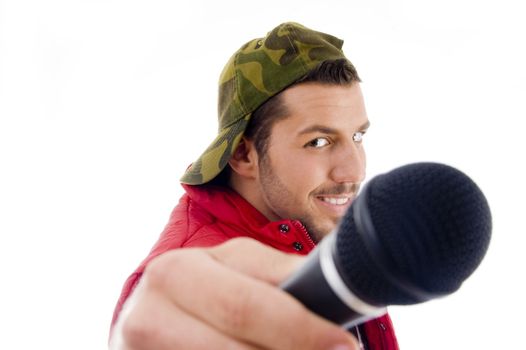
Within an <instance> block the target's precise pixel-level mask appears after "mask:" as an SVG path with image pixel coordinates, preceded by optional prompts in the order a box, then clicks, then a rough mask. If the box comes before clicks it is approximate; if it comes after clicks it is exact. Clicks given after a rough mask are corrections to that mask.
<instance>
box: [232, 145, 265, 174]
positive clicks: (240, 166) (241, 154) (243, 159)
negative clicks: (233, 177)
mask: <svg viewBox="0 0 526 350" xmlns="http://www.w3.org/2000/svg"><path fill="white" fill-rule="evenodd" d="M228 164H229V165H230V167H231V168H232V171H234V172H235V173H237V174H238V175H240V176H242V177H245V178H255V177H256V175H257V172H258V154H257V151H256V148H255V146H254V142H253V141H251V140H249V139H247V138H246V137H243V138H242V139H241V141H240V142H239V145H238V146H237V148H236V150H235V151H234V154H232V157H230V160H229V161H228Z"/></svg>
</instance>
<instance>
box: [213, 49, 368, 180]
mask: <svg viewBox="0 0 526 350" xmlns="http://www.w3.org/2000/svg"><path fill="white" fill-rule="evenodd" d="M309 82H316V83H322V84H327V85H342V86H344V85H351V84H353V83H355V82H361V79H360V77H359V76H358V72H357V71H356V68H354V66H353V64H352V63H351V62H350V61H349V60H347V59H345V58H341V59H337V60H329V61H324V62H322V63H320V64H319V65H318V66H317V67H316V68H315V69H313V70H312V71H310V72H309V73H308V74H306V75H305V76H303V77H302V78H300V79H298V80H297V81H295V82H294V83H293V84H291V85H290V86H289V87H291V86H295V85H298V84H303V83H309ZM289 87H288V88H289ZM282 92H283V91H282ZM287 115H288V111H287V107H286V106H285V104H284V103H283V98H282V93H281V92H280V93H278V94H277V95H274V96H272V97H271V98H270V99H268V100H267V101H266V102H265V103H263V104H262V105H261V106H259V107H258V108H257V109H256V110H255V111H254V112H253V113H252V117H251V118H250V121H249V122H248V125H247V128H246V129H245V132H244V136H246V137H247V138H248V139H250V140H252V141H253V142H254V146H255V148H256V151H257V152H258V154H259V155H260V157H259V159H260V160H261V159H262V158H263V157H264V155H265V154H266V152H267V150H268V143H269V138H270V133H271V131H272V126H273V125H274V124H275V123H276V122H277V121H279V120H283V119H285V118H286V117H287ZM230 171H231V169H230V166H229V165H228V164H227V165H226V167H225V169H223V171H221V173H219V175H217V176H216V177H215V178H214V179H213V180H211V181H210V182H211V183H213V184H223V185H224V184H226V183H228V179H229V178H230Z"/></svg>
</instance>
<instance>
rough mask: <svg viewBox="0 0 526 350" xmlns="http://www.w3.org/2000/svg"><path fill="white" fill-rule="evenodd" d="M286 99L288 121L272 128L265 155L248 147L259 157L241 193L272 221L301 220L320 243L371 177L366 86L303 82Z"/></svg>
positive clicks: (283, 100)
mask: <svg viewBox="0 0 526 350" xmlns="http://www.w3.org/2000/svg"><path fill="white" fill-rule="evenodd" d="M281 98H282V102H283V104H284V105H285V107H286V110H287V116H286V118H283V119H281V120H278V121H277V122H276V123H275V124H274V125H273V126H272V129H271V133H270V138H269V146H268V149H267V152H266V153H265V154H261V155H258V154H257V152H256V151H255V149H253V148H251V147H250V145H248V149H249V152H252V153H254V152H255V153H256V154H255V156H254V155H252V159H253V162H254V170H253V172H252V173H251V174H252V176H251V181H249V185H248V186H241V187H239V188H238V190H239V191H241V194H242V195H243V196H244V197H245V198H246V199H247V200H248V201H249V202H251V203H252V204H253V205H254V206H255V207H256V208H257V209H258V210H259V211H260V212H262V213H263V214H264V215H265V216H266V217H267V218H269V219H270V220H279V219H297V220H300V221H301V222H302V223H303V224H304V225H305V226H306V227H307V229H308V231H309V233H310V234H311V236H312V237H313V238H314V239H315V240H318V241H319V240H320V239H321V238H323V237H324V236H325V235H326V234H328V233H330V231H332V230H333V229H334V228H335V227H336V224H337V223H338V221H339V219H340V218H341V217H342V216H343V215H344V214H345V212H346V210H347V208H348V207H349V206H350V204H351V202H352V200H353V199H354V197H355V196H356V194H357V192H358V189H359V186H360V183H361V182H362V181H363V179H364V177H365V152H364V149H363V145H362V136H363V134H364V133H365V131H366V130H367V127H368V125H369V121H368V118H367V113H366V111H365V105H364V102H363V97H362V93H361V89H360V85H359V84H358V83H353V84H351V85H346V86H341V85H328V84H321V83H303V84H298V85H295V86H293V87H291V88H289V89H287V90H285V91H284V92H283V93H282V96H281ZM247 142H250V141H247ZM256 158H257V161H255V159H256ZM243 192H244V193H243Z"/></svg>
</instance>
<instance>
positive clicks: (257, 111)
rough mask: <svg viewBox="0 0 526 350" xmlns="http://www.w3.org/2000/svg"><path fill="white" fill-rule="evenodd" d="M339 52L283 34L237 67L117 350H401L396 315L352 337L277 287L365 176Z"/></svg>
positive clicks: (358, 107) (356, 110)
mask: <svg viewBox="0 0 526 350" xmlns="http://www.w3.org/2000/svg"><path fill="white" fill-rule="evenodd" d="M342 45H343V41H341V40H340V39H338V38H336V37H334V36H331V35H328V34H324V33H321V32H317V31H313V30H310V29H308V28H306V27H304V26H301V25H299V24H297V23H284V24H282V25H280V26H278V27H276V28H275V29H274V30H272V31H271V32H269V33H268V34H267V36H266V37H265V38H259V39H254V40H252V41H250V42H248V43H247V44H245V45H244V46H243V47H241V49H239V50H238V51H237V52H236V53H235V54H234V55H233V56H232V58H231V59H230V60H229V62H228V63H227V65H226V67H225V69H224V70H223V73H222V75H221V78H220V88H219V124H220V127H219V134H218V136H217V138H216V139H215V140H214V142H213V143H212V144H211V146H210V147H209V148H208V149H207V150H206V151H205V152H204V153H203V155H202V156H201V157H200V158H199V159H198V160H197V161H196V162H195V163H193V164H192V165H191V166H190V168H189V169H188V170H187V171H186V173H185V174H184V175H183V177H182V179H181V181H182V183H183V187H184V189H185V191H186V193H185V194H184V195H183V197H182V198H181V200H180V202H179V205H178V206H177V207H176V208H175V209H174V211H173V212H172V215H171V218H170V222H169V223H168V225H167V226H166V228H165V230H164V232H163V233H162V234H161V237H160V239H159V241H158V242H157V243H156V245H155V246H154V248H153V249H152V251H151V253H150V255H149V256H148V258H147V259H146V260H145V261H144V262H143V263H142V264H141V266H140V267H139V268H138V269H137V270H136V272H135V273H134V274H132V275H131V276H130V278H129V279H128V280H127V282H126V284H125V286H124V289H123V292H122V295H121V298H120V300H119V302H118V305H117V307H116V310H115V314H114V319H113V323H112V325H114V327H113V330H112V338H111V347H112V348H113V349H342V350H343V349H359V348H365V349H398V345H397V343H396V338H395V336H394V332H393V330H392V325H391V322H390V320H389V317H388V316H387V315H385V316H383V317H380V318H378V319H375V320H372V321H369V322H367V323H365V324H364V325H362V326H360V327H358V328H357V329H356V330H355V336H356V337H353V336H352V335H351V334H350V333H348V332H346V331H345V330H343V329H342V328H341V327H338V326H337V325H334V324H332V323H330V322H328V321H326V320H324V319H322V318H320V317H319V316H317V315H315V314H313V313H311V312H310V311H308V310H307V309H305V308H304V307H303V306H301V304H299V303H298V302H297V301H296V300H295V299H294V298H293V297H291V296H290V295H288V294H287V293H285V292H283V291H281V290H280V289H279V288H277V285H279V283H280V282H281V281H283V280H284V279H286V277H287V276H288V275H290V274H291V272H292V271H294V270H295V269H297V268H298V266H299V265H300V264H301V263H302V260H303V259H302V258H299V257H297V256H296V255H292V254H284V253H281V252H279V251H282V252H285V253H299V254H301V255H305V254H307V253H308V252H309V251H311V250H312V249H313V248H314V247H315V245H316V243H318V242H319V241H320V240H321V239H322V238H323V237H324V236H326V235H327V234H328V233H330V232H331V231H332V230H333V229H334V228H335V226H336V224H337V223H338V221H339V219H340V218H341V217H342V215H343V214H344V213H345V212H346V210H347V208H348V207H349V206H350V204H351V203H352V200H353V198H354V197H355V196H356V195H357V191H358V189H359V186H360V183H361V182H362V181H363V179H364V176H365V153H364V149H363V146H362V137H363V135H364V134H365V132H366V131H367V128H368V126H369V121H368V118H367V114H366V111H365V106H364V102H363V97H362V94H361V90H360V85H359V81H360V79H359V77H358V74H357V73H356V70H355V68H354V66H353V65H352V64H351V62H350V61H348V60H347V59H346V58H345V56H344V54H343V52H342V50H341V47H342ZM238 237H248V238H249V239H246V238H244V239H243V238H238ZM227 241H228V242H227ZM225 242H226V243H225ZM258 242H260V243H258ZM261 243H263V244H261ZM195 247H199V248H195ZM206 247H213V248H206ZM176 248H188V249H176ZM190 248H191V249H190ZM278 250H279V251H278ZM139 280H140V283H139ZM128 297H129V298H128ZM126 300H127V302H126V304H124V302H125V301H126ZM123 305H124V307H123Z"/></svg>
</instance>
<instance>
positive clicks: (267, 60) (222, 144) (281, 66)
mask: <svg viewBox="0 0 526 350" xmlns="http://www.w3.org/2000/svg"><path fill="white" fill-rule="evenodd" d="M342 45H343V40H341V39H338V38H336V37H334V36H332V35H329V34H325V33H321V32H317V31H314V30H311V29H309V28H306V27H304V26H302V25H301V24H298V23H293V22H288V23H283V24H280V25H279V26H277V27H276V28H274V29H273V30H272V31H271V32H269V33H268V34H267V36H265V37H264V38H257V39H254V40H251V41H249V42H248V43H246V44H245V45H243V46H242V47H241V48H240V49H239V50H238V51H236V52H235V53H234V55H233V56H232V57H231V58H230V60H229V61H228V62H227V64H226V66H225V68H224V69H223V72H222V73H221V76H220V79H219V106H218V107H219V108H218V112H219V132H218V135H217V137H216V139H215V140H214V142H212V144H211V145H210V146H209V147H208V148H207V149H206V150H205V152H204V153H203V154H202V155H201V157H199V159H198V160H197V161H196V162H194V163H193V164H192V165H191V166H190V167H189V168H188V169H187V170H186V172H185V174H184V175H183V176H182V177H181V182H182V183H186V184H190V185H199V184H203V183H206V182H208V181H210V180H212V179H213V178H214V177H216V176H217V175H218V174H219V173H220V172H221V170H223V168H224V167H225V166H226V164H227V163H228V161H229V160H230V157H231V156H232V154H233V152H234V150H235V149H236V147H237V145H238V144H239V141H240V140H241V137H242V136H243V133H244V131H245V128H246V126H247V124H248V122H249V120H250V117H251V115H252V112H254V111H255V110H256V109H257V108H258V107H259V106H261V105H262V104H263V103H264V102H265V101H267V100H268V99H269V98H270V97H272V96H274V95H276V94H278V93H279V92H281V91H282V90H284V89H285V88H287V87H288V86H289V85H291V84H293V83H294V82H295V81H297V80H298V79H300V78H302V77H303V76H305V75H306V74H307V73H309V72H310V71H311V70H312V69H314V68H315V67H316V66H318V65H319V64H320V63H321V62H323V61H326V60H334V59H339V58H345V56H344V54H343V52H342Z"/></svg>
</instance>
